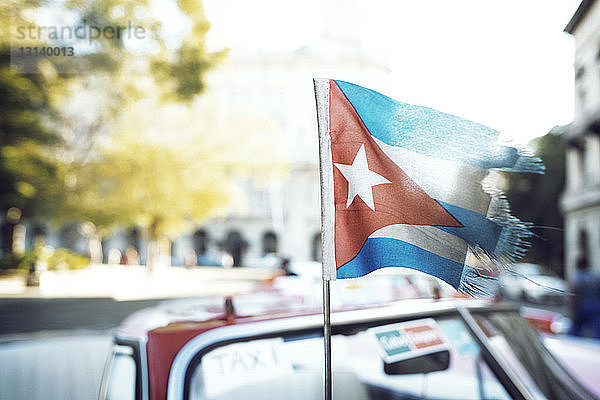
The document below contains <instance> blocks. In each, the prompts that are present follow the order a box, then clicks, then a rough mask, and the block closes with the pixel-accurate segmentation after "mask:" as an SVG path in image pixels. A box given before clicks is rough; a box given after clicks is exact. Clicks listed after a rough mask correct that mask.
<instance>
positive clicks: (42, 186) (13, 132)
mask: <svg viewBox="0 0 600 400" xmlns="http://www.w3.org/2000/svg"><path fill="white" fill-rule="evenodd" d="M25 8H27V6H26V4H25V3H22V2H8V3H6V2H5V3H2V4H0V18H2V21H4V23H3V24H2V25H1V26H0V32H1V35H0V109H1V110H2V112H1V113H0V223H2V225H3V228H2V230H3V235H2V236H3V238H2V239H3V240H2V250H3V252H9V253H10V252H12V250H13V249H14V247H15V246H13V243H12V240H13V235H12V233H13V232H14V227H15V226H16V225H17V224H18V223H19V221H20V219H21V218H23V219H29V220H31V219H33V218H37V217H41V216H48V215H55V214H57V213H59V209H61V208H62V205H63V204H64V202H63V201H62V200H63V199H64V197H63V194H64V187H65V185H64V165H63V163H62V162H61V160H60V159H59V158H58V157H57V155H58V154H59V151H58V149H59V148H61V147H62V146H63V145H64V141H63V140H62V138H61V136H60V135H58V134H57V133H56V132H55V131H54V130H52V129H51V128H50V127H49V126H48V124H47V121H49V120H51V119H52V118H53V117H54V116H55V115H56V113H55V110H54V109H53V107H52V105H51V95H50V93H51V91H52V90H54V89H55V88H57V87H58V86H60V80H59V79H58V78H57V76H56V74H55V73H53V68H52V67H51V65H49V64H48V63H46V62H41V63H40V64H39V65H38V66H36V69H35V71H33V72H34V73H31V74H22V73H19V71H18V69H16V68H13V66H12V65H11V39H12V38H13V36H14V34H15V32H14V29H15V27H16V26H19V25H24V24H26V23H28V22H26V21H25V20H24V19H23V18H22V16H21V12H22V11H23V10H24V9H25ZM11 18H12V20H11ZM9 22H11V23H9ZM40 43H41V42H40V41H38V40H26V41H24V42H23V44H24V45H39V44H40ZM10 215H13V216H14V215H19V218H16V219H15V218H14V217H10ZM20 237H21V240H24V234H21V235H20ZM16 247H19V248H22V247H24V243H21V244H18V246H16Z"/></svg>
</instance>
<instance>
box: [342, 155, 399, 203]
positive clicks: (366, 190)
mask: <svg viewBox="0 0 600 400" xmlns="http://www.w3.org/2000/svg"><path fill="white" fill-rule="evenodd" d="M334 165H335V166H336V167H337V168H338V169H339V170H340V172H341V173H342V175H344V178H346V180H347V181H348V200H347V201H346V208H348V207H350V204H352V202H353V201H354V198H355V197H356V196H358V197H360V198H361V199H362V200H363V201H364V202H365V204H366V205H368V206H369V208H370V209H371V210H373V211H375V203H374V202H373V186H376V185H381V184H384V183H391V182H390V181H388V180H387V179H385V178H384V177H383V176H381V175H379V174H378V173H376V172H373V171H371V170H370V169H369V165H368V164H367V153H366V152H365V145H364V144H363V145H361V146H360V149H358V152H357V153H356V156H354V161H352V165H348V164H340V163H334Z"/></svg>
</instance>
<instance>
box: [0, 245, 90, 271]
mask: <svg viewBox="0 0 600 400" xmlns="http://www.w3.org/2000/svg"><path fill="white" fill-rule="evenodd" d="M38 261H42V262H43V263H45V264H46V266H47V267H46V268H47V269H48V271H55V270H65V269H81V268H85V267H88V266H89V265H90V260H89V258H87V257H84V256H82V255H80V254H77V253H75V252H73V251H71V250H69V249H64V248H59V249H56V250H51V249H48V248H45V247H43V246H35V247H34V248H33V249H31V250H28V251H26V252H25V254H23V255H22V256H15V255H12V254H5V255H3V256H2V257H0V272H2V271H4V272H7V271H14V270H17V269H19V270H22V271H29V269H30V267H31V265H35V264H36V262H38Z"/></svg>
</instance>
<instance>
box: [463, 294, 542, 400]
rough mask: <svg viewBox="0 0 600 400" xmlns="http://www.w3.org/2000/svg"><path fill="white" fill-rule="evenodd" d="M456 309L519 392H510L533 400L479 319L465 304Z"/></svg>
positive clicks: (526, 399)
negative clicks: (491, 341)
mask: <svg viewBox="0 0 600 400" xmlns="http://www.w3.org/2000/svg"><path fill="white" fill-rule="evenodd" d="M456 309H457V311H458V313H459V314H460V316H461V317H462V319H463V320H464V321H465V323H466V324H467V327H468V328H469V329H470V330H471V332H472V333H473V335H474V336H475V338H476V339H477V341H478V342H479V343H478V344H479V346H480V347H481V348H482V350H483V351H486V352H488V353H489V354H490V355H491V356H492V358H493V359H494V360H495V362H496V363H497V364H498V365H499V366H500V368H501V369H502V370H503V372H504V373H505V374H506V376H507V377H508V379H509V380H510V381H511V382H512V385H514V387H515V390H517V391H518V393H509V395H510V396H511V397H513V398H515V395H516V396H519V395H520V396H522V398H523V399H525V400H533V396H532V394H531V393H530V392H529V390H528V389H527V388H526V387H525V385H524V384H523V381H522V380H521V378H520V377H519V376H517V375H516V374H515V373H514V372H513V370H512V369H511V368H510V367H509V366H508V365H507V363H506V362H505V361H504V358H502V357H501V356H500V354H499V353H498V352H497V351H496V350H495V349H494V348H493V347H492V346H490V344H489V341H488V338H487V336H486V334H485V333H484V332H483V330H482V329H481V327H480V326H479V324H478V323H477V321H475V318H473V316H472V315H471V313H469V311H468V310H467V309H466V308H465V307H463V306H458V307H456ZM501 383H503V382H501ZM503 386H504V387H505V388H506V386H505V385H503Z"/></svg>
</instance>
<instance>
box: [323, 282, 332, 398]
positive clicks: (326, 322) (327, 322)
mask: <svg viewBox="0 0 600 400" xmlns="http://www.w3.org/2000/svg"><path fill="white" fill-rule="evenodd" d="M329 300H330V296H329V280H328V279H323V342H324V345H325V400H332V393H333V391H332V380H331V377H332V368H331V307H330V302H329Z"/></svg>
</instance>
